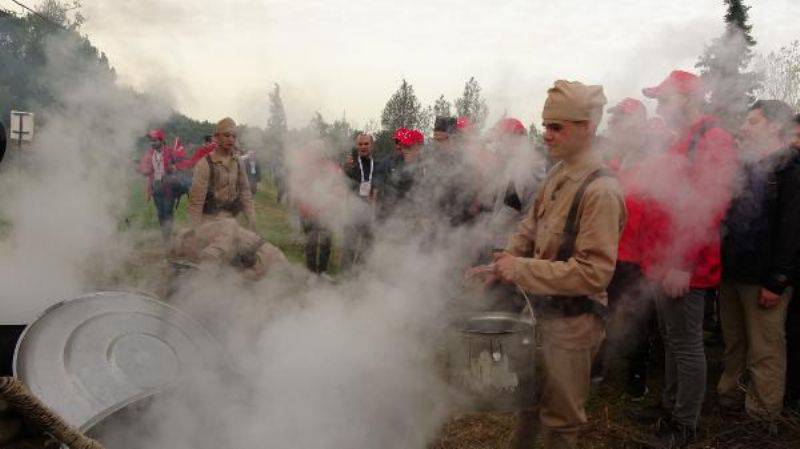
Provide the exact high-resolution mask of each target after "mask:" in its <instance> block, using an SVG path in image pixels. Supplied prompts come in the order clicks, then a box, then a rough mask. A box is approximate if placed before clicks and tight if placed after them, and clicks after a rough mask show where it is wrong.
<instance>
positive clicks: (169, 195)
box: [138, 129, 178, 241]
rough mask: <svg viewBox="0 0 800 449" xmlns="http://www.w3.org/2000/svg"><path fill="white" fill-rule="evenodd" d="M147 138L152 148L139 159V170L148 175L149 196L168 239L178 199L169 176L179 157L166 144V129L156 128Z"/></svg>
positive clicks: (174, 169) (162, 230) (162, 232)
mask: <svg viewBox="0 0 800 449" xmlns="http://www.w3.org/2000/svg"><path fill="white" fill-rule="evenodd" d="M147 138H148V139H150V149H148V150H147V151H146V152H145V153H144V156H142V159H141V160H140V161H139V167H138V171H139V173H141V174H143V175H144V176H146V177H147V197H148V199H149V198H150V197H152V198H153V203H154V204H155V206H156V213H157V215H158V223H159V225H161V234H162V235H163V237H164V240H167V241H168V240H169V238H170V236H171V235H172V217H173V214H174V211H175V199H176V198H175V195H174V194H173V192H172V185H171V184H170V182H169V176H170V175H171V174H172V173H175V172H176V171H177V168H176V167H175V163H176V162H177V160H178V157H177V156H176V154H175V152H174V150H173V149H172V148H170V147H168V146H166V145H165V144H164V139H165V134H164V131H162V130H160V129H154V130H152V131H150V132H149V133H147Z"/></svg>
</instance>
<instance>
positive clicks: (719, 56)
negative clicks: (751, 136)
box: [695, 0, 759, 128]
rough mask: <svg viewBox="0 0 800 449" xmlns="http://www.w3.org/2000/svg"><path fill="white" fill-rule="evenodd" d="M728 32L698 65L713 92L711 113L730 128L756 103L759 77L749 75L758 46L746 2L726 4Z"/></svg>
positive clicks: (731, 1) (696, 65)
mask: <svg viewBox="0 0 800 449" xmlns="http://www.w3.org/2000/svg"><path fill="white" fill-rule="evenodd" d="M725 4H727V5H728V8H727V12H726V14H725V31H724V32H723V34H722V36H720V37H718V38H716V39H714V40H713V41H712V42H711V45H709V46H707V47H706V49H705V52H704V53H703V55H702V56H700V59H699V60H698V61H697V64H695V67H697V68H699V69H701V75H702V77H703V80H704V82H705V84H706V87H707V88H708V90H709V94H710V97H709V109H710V112H711V113H713V114H715V115H717V116H718V117H720V118H721V119H722V120H723V121H724V122H725V124H726V125H727V126H728V127H729V128H734V127H736V126H738V124H739V123H740V122H741V120H742V118H743V116H744V114H745V112H746V111H747V107H748V106H749V105H750V104H751V103H752V102H753V100H754V99H755V91H756V89H757V88H758V84H759V77H758V74H757V73H755V72H747V71H746V70H747V68H748V67H749V66H750V62H751V60H752V58H753V51H752V47H753V46H754V45H755V44H756V41H755V39H753V37H752V35H751V34H750V32H751V29H752V26H751V25H749V24H748V11H749V9H750V7H748V6H745V5H744V4H743V3H742V0H725Z"/></svg>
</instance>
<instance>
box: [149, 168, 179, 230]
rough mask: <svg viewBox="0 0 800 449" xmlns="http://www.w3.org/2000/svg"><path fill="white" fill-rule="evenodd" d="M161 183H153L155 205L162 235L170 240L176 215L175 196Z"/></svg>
mask: <svg viewBox="0 0 800 449" xmlns="http://www.w3.org/2000/svg"><path fill="white" fill-rule="evenodd" d="M165 187H167V186H166V185H165V184H164V183H162V182H160V181H153V203H155V205H156V214H158V224H160V225H161V235H163V236H164V239H165V240H166V239H169V237H170V236H171V235H172V217H173V215H174V213H175V196H174V195H173V194H172V191H171V190H170V189H167V188H165Z"/></svg>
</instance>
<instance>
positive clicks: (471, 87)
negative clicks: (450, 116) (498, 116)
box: [456, 76, 489, 129]
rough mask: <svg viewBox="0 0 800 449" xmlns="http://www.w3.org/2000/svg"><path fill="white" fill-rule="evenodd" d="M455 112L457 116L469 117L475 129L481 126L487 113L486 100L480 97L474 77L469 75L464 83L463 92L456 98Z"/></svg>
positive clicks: (479, 90) (478, 87) (478, 85)
mask: <svg viewBox="0 0 800 449" xmlns="http://www.w3.org/2000/svg"><path fill="white" fill-rule="evenodd" d="M456 114H458V116H459V117H464V116H466V117H469V119H470V121H471V122H472V123H474V124H475V128H476V129H481V128H483V125H484V124H485V123H486V118H487V117H488V115H489V107H488V106H486V100H484V99H483V98H482V97H481V86H480V84H478V81H476V80H475V77H474V76H473V77H471V78H470V79H469V81H467V83H466V84H465V85H464V93H463V94H461V98H459V99H457V100H456Z"/></svg>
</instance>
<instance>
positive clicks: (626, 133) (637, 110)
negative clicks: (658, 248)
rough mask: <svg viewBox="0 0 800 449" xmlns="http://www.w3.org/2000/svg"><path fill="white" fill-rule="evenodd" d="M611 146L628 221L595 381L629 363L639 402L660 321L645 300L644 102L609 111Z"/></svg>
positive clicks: (630, 390) (631, 390)
mask: <svg viewBox="0 0 800 449" xmlns="http://www.w3.org/2000/svg"><path fill="white" fill-rule="evenodd" d="M608 113H609V114H610V117H609V119H608V133H607V135H608V141H609V148H610V149H611V150H612V151H613V157H612V159H610V160H609V161H608V166H609V168H611V169H612V170H613V171H614V172H615V173H616V175H617V178H618V179H619V182H620V186H621V187H622V190H623V193H624V194H625V208H626V209H627V211H628V219H627V221H626V223H625V229H624V230H623V231H622V235H621V237H620V241H619V252H618V254H617V265H616V269H615V270H614V277H613V278H612V280H611V284H610V285H609V286H608V305H609V309H610V312H611V317H610V321H609V325H608V328H607V341H606V344H605V345H604V347H603V348H602V350H601V352H600V355H598V357H597V359H596V361H595V366H594V368H593V372H594V375H593V377H594V378H595V380H597V379H599V378H600V377H602V376H604V375H605V371H606V370H607V369H608V367H609V366H608V365H609V364H610V363H611V362H612V361H613V360H615V359H620V358H622V359H626V360H627V362H628V367H627V373H628V376H627V380H626V388H625V390H626V393H627V394H628V396H629V397H630V398H631V400H633V401H636V402H638V401H640V400H642V399H644V396H645V395H646V394H647V392H648V389H647V359H648V357H649V333H650V332H649V326H650V323H651V322H652V321H654V314H655V310H654V308H653V304H652V301H650V300H649V298H648V296H647V295H645V294H644V292H643V290H642V287H643V276H642V269H641V265H642V260H641V254H642V251H643V248H642V234H643V233H644V232H646V230H645V229H643V228H642V213H643V207H644V201H643V199H642V197H641V188H640V186H639V185H640V184H641V183H642V182H643V180H642V179H641V177H640V167H641V164H642V162H643V161H644V160H645V159H646V158H647V157H648V156H649V154H650V145H649V142H650V138H651V135H650V134H651V133H650V129H649V126H648V121H647V110H646V109H645V107H644V104H642V102H641V101H639V100H636V99H633V98H625V99H623V100H622V101H620V102H619V103H617V105H615V106H614V107H612V108H610V109H609V110H608Z"/></svg>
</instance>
